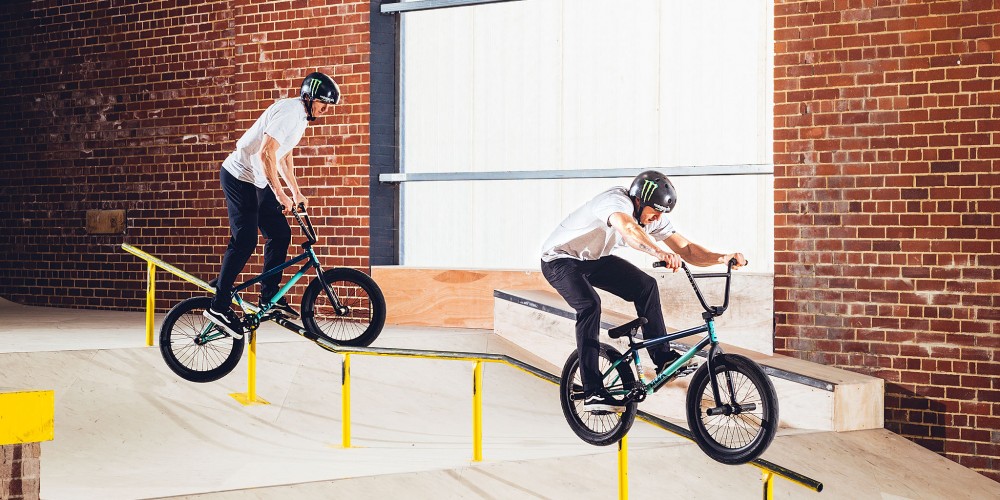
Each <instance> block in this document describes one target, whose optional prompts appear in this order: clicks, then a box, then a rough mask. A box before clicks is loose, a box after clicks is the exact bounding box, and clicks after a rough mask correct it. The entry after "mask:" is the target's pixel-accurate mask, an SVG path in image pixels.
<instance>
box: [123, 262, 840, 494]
mask: <svg viewBox="0 0 1000 500" xmlns="http://www.w3.org/2000/svg"><path fill="white" fill-rule="evenodd" d="M122 248H123V249H124V250H125V251H127V252H129V253H131V254H132V255H135V256H136V257H139V258H140V259H143V260H145V261H146V262H147V263H148V266H147V268H148V272H149V277H148V282H147V283H148V284H147V291H146V345H147V346H152V345H153V309H154V307H155V305H156V300H155V293H156V289H155V282H154V278H153V275H154V274H155V272H156V268H160V269H163V270H164V271H167V272H170V273H171V274H174V275H176V276H178V277H180V278H181V279H184V280H186V281H188V282H190V283H193V284H195V285H196V286H198V287H200V288H202V289H204V290H207V291H209V292H213V293H214V292H215V289H214V288H212V287H211V286H209V285H208V283H206V282H205V281H202V280H200V279H198V278H196V277H194V276H192V275H190V274H188V273H186V272H184V271H182V270H181V269H178V268H177V267H174V266H172V265H170V264H168V263H166V262H164V261H163V260H161V259H158V258H156V257H154V256H152V255H150V254H148V253H146V252H144V251H142V250H140V249H138V248H136V247H133V246H132V245H129V244H127V243H123V244H122ZM242 306H243V307H244V308H246V309H248V310H250V311H251V312H256V308H255V307H254V306H252V305H249V304H246V303H244V304H242ZM278 324H280V325H282V326H284V327H285V328H287V329H288V330H291V331H293V332H295V333H297V334H299V335H302V334H303V332H304V330H303V329H302V328H301V327H299V326H298V325H295V324H294V323H290V322H287V321H279V322H278ZM255 337H256V335H250V339H249V341H250V351H249V354H248V368H249V369H248V371H249V374H248V377H247V378H248V383H247V387H248V390H247V393H246V394H232V395H231V396H233V397H234V398H236V399H237V400H238V401H240V403H242V404H244V405H250V404H268V403H267V402H266V401H264V400H262V399H259V398H258V397H257V394H256V373H255V372H256V366H257V364H256V355H257V344H256V338H255ZM314 342H315V343H316V344H317V345H319V346H320V347H322V348H324V349H326V350H328V351H330V352H335V353H337V354H340V355H342V356H343V357H344V359H343V363H342V365H341V366H342V375H341V402H342V404H341V411H342V422H343V426H342V432H341V437H342V445H343V447H344V448H350V447H351V359H350V357H351V355H363V356H391V357H405V358H426V359H439V360H454V361H472V362H475V367H474V368H473V371H472V372H473V376H472V377H473V378H472V387H473V389H472V392H473V394H472V408H473V410H472V434H473V435H472V460H473V461H475V462H479V461H482V459H483V435H482V434H483V422H482V416H483V409H482V405H483V399H482V387H483V386H482V378H483V363H505V364H507V365H509V366H512V367H514V368H517V369H520V370H522V371H525V372H527V373H530V374H532V375H534V376H536V377H538V378H541V379H543V380H547V381H549V382H552V383H554V384H556V385H558V384H559V377H557V376H555V375H552V374H550V373H548V372H545V371H542V370H540V369H538V368H536V367H534V366H532V365H529V364H527V363H524V362H522V361H520V360H517V359H514V358H512V357H510V356H507V355H503V354H490V353H479V352H453V351H430V350H419V349H389V348H381V347H346V346H341V345H337V344H334V343H332V342H328V341H326V340H324V339H316V340H314ZM637 416H638V417H639V418H640V419H642V420H644V421H646V422H648V423H650V424H652V425H655V426H657V427H659V428H661V429H664V430H666V431H669V432H672V433H674V434H677V435H679V436H681V437H684V438H687V439H689V440H692V441H693V440H694V437H693V436H692V435H691V432H690V431H688V430H687V429H685V428H683V427H680V426H678V425H676V424H673V423H670V422H668V421H666V420H664V419H662V418H659V417H657V416H655V415H651V414H648V413H646V412H643V411H641V410H640V411H639V412H638V413H637ZM749 465H753V466H754V467H757V468H758V469H761V471H762V472H763V476H762V478H761V480H762V481H763V483H764V487H763V493H764V496H763V498H764V499H765V500H770V499H771V498H772V496H773V491H774V485H773V481H774V478H775V477H781V478H783V479H786V480H788V481H790V482H792V483H794V484H797V485H799V486H802V487H804V488H807V489H810V490H813V491H816V492H821V491H823V483H821V482H819V481H816V480H815V479H812V478H810V477H808V476H805V475H803V474H799V473H798V472H795V471H793V470H791V469H787V468H785V467H782V466H780V465H777V464H773V463H771V462H768V461H767V460H762V459H756V460H754V461H752V462H749ZM618 498H619V499H621V500H625V499H627V498H628V436H625V437H624V438H622V440H621V441H619V443H618Z"/></svg>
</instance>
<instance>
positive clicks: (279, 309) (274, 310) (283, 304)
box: [257, 297, 299, 319]
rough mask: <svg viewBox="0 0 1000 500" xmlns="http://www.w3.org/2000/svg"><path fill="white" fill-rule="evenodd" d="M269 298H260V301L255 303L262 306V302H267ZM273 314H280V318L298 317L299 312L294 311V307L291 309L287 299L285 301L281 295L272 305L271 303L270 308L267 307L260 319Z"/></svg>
mask: <svg viewBox="0 0 1000 500" xmlns="http://www.w3.org/2000/svg"><path fill="white" fill-rule="evenodd" d="M269 300H270V299H267V300H265V299H263V298H261V299H260V302H259V303H258V304H257V305H258V306H259V307H261V308H263V307H264V304H265V303H267V302H268V301H269ZM274 316H281V317H282V318H285V319H298V318H299V312H298V311H296V310H295V309H292V306H290V305H288V301H286V300H285V298H284V297H282V298H281V299H278V301H277V302H275V303H274V305H272V306H271V308H270V309H268V310H267V312H266V313H264V316H263V317H262V318H261V319H264V318H271V317H274Z"/></svg>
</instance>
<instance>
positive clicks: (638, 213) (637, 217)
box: [632, 198, 646, 227]
mask: <svg viewBox="0 0 1000 500" xmlns="http://www.w3.org/2000/svg"><path fill="white" fill-rule="evenodd" d="M632 206H634V207H635V209H634V210H632V217H633V218H635V222H636V223H638V224H639V227H646V226H645V225H644V224H643V223H642V218H641V217H642V203H639V199H638V198H632Z"/></svg>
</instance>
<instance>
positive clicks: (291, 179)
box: [279, 151, 309, 208]
mask: <svg viewBox="0 0 1000 500" xmlns="http://www.w3.org/2000/svg"><path fill="white" fill-rule="evenodd" d="M279 173H280V174H281V178H282V179H285V184H286V185H288V188H289V189H291V190H292V200H293V201H294V203H295V205H296V206H298V204H299V203H302V204H303V205H304V206H305V207H306V208H308V207H309V200H308V199H307V198H306V197H305V195H304V194H302V190H301V189H299V182H298V180H296V179H295V165H294V164H293V162H292V152H291V151H289V152H288V154H286V155H285V157H284V158H282V159H281V163H280V165H279Z"/></svg>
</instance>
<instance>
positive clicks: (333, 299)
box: [309, 248, 350, 316]
mask: <svg viewBox="0 0 1000 500" xmlns="http://www.w3.org/2000/svg"><path fill="white" fill-rule="evenodd" d="M309 256H310V258H311V259H312V264H313V267H315V268H316V278H317V279H319V284H320V285H323V291H324V292H326V298H328V299H330V304H331V305H333V310H334V311H335V312H336V313H337V315H338V316H346V315H347V314H348V313H349V312H350V309H348V307H347V306H345V305H344V304H343V303H342V302H340V298H339V297H337V294H336V293H334V291H333V288H331V287H330V284H329V283H327V282H326V279H325V278H323V268H322V267H320V265H319V259H318V258H316V254H315V253H313V251H312V249H311V248H310V249H309Z"/></svg>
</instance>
